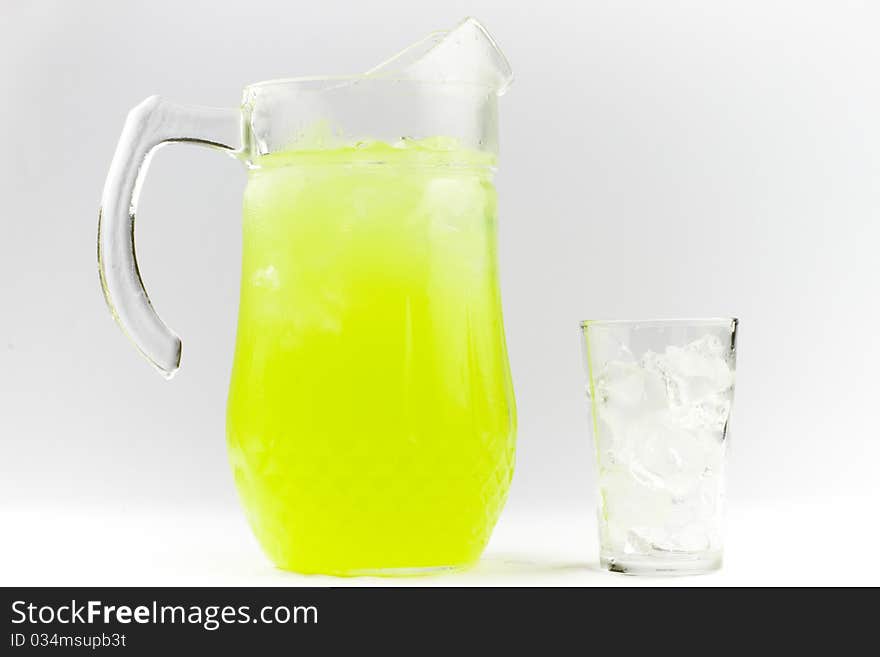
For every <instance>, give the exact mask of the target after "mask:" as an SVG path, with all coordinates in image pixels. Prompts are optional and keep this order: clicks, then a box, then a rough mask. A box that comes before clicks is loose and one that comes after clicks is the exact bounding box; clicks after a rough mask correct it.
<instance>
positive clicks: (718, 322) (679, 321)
mask: <svg viewBox="0 0 880 657" xmlns="http://www.w3.org/2000/svg"><path fill="white" fill-rule="evenodd" d="M738 324H739V319H738V318H737V317H673V318H671V319H586V320H584V321H582V322H581V323H580V327H581V328H582V329H585V328H588V327H590V326H648V327H666V326H670V327H672V326H730V325H733V326H734V327H735V326H737V325H738Z"/></svg>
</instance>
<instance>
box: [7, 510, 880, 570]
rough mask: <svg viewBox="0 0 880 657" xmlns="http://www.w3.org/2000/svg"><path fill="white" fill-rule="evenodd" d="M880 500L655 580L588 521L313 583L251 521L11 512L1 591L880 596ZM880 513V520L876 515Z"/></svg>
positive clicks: (501, 528)
mask: <svg viewBox="0 0 880 657" xmlns="http://www.w3.org/2000/svg"><path fill="white" fill-rule="evenodd" d="M876 504H880V500H877V499H874V500H870V499H867V500H866V499H861V500H855V499H841V500H837V501H827V502H822V503H813V504H798V505H780V506H776V507H761V508H750V507H744V508H743V507H741V508H734V509H732V510H731V513H730V518H729V523H728V530H729V531H728V539H727V547H726V552H725V565H724V568H723V569H722V570H721V571H720V572H717V573H713V574H711V575H703V576H699V577H675V578H669V577H664V578H653V577H652V578H645V577H631V576H625V575H618V574H612V573H607V572H605V571H603V570H601V569H600V568H599V565H598V556H597V548H596V537H595V522H594V521H593V518H592V517H590V516H587V515H583V516H573V515H561V514H560V515H556V516H548V515H543V516H540V517H539V516H533V517H526V516H518V517H515V518H502V520H501V522H500V523H499V525H498V527H497V529H496V531H495V534H494V536H493V538H492V542H491V544H490V546H489V548H488V549H487V551H486V554H485V555H484V557H483V559H482V560H481V562H480V563H479V565H477V566H476V567H475V568H473V569H471V570H469V571H466V572H462V573H454V574H446V575H436V576H430V577H410V578H394V579H387V578H366V577H363V578H335V577H322V576H302V575H297V574H294V573H288V572H283V571H280V570H277V569H276V568H273V567H272V566H271V565H270V564H269V562H268V561H267V560H266V559H265V557H263V555H262V554H261V553H260V551H259V548H258V547H257V545H256V542H255V540H254V539H253V538H252V537H251V535H250V531H249V530H248V528H247V526H246V524H245V521H244V518H243V516H242V515H241V514H240V513H238V512H237V511H234V510H228V511H222V512H218V511H215V512H204V511H196V510H192V511H182V510H177V511H173V510H167V511H159V510H150V511H137V510H124V509H116V510H114V511H99V510H95V511H92V512H88V511H85V510H82V509H80V510H76V511H70V512H58V511H54V512H52V511H46V510H39V509H33V510H29V511H15V512H9V511H3V512H2V513H0V524H2V526H3V527H5V528H11V527H12V528H14V531H13V532H10V533H9V534H8V535H7V537H6V538H4V539H3V543H4V552H3V559H2V562H0V584H3V585H7V586H11V585H26V586H53V585H70V586H76V585H91V586H137V585H141V586H175V585H180V586H226V585H228V586H641V585H643V586H680V585H684V586H740V585H756V586H759V585H789V586H800V585H815V586H821V585H873V586H876V585H880V560H878V559H877V558H876V554H875V553H876V546H877V544H878V542H880V528H878V526H877V523H876V513H874V512H873V509H876V508H878V507H877V506H876ZM867 511H871V515H865V512H867Z"/></svg>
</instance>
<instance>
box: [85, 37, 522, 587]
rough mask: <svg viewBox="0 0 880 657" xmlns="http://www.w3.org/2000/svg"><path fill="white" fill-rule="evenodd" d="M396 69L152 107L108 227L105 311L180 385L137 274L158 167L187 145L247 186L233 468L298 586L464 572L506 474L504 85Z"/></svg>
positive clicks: (109, 197) (231, 415)
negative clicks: (139, 219)
mask: <svg viewBox="0 0 880 657" xmlns="http://www.w3.org/2000/svg"><path fill="white" fill-rule="evenodd" d="M477 34H478V36H479V35H480V34H483V35H485V32H478V33H477ZM485 38H486V39H488V42H487V43H488V44H489V45H490V46H491V47H492V49H493V50H492V52H494V53H495V59H494V60H493V61H494V62H502V63H503V66H506V61H505V60H503V56H501V55H500V52H498V51H497V48H495V46H494V42H492V41H491V39H489V37H488V35H485ZM437 43H440V44H441V45H442V44H443V43H446V41H444V39H442V38H440V37H437V36H436V35H435V36H432V37H431V39H430V42H429V43H428V44H427V47H426V46H425V45H424V44H423V45H422V46H421V47H420V48H421V49H422V50H424V49H427V50H429V51H430V50H431V49H432V48H436V47H437V45H436V44H437ZM403 59H404V60H405V59H406V58H403ZM392 61H395V60H392ZM397 61H398V65H392V66H385V67H383V68H381V69H380V70H378V71H377V72H374V73H371V74H366V75H362V76H356V77H349V78H320V79H319V78H312V79H289V80H279V81H270V82H261V83H258V84H254V85H251V86H249V87H247V88H246V89H245V90H244V96H243V102H242V106H241V108H240V110H232V109H229V110H226V109H209V108H201V107H188V106H181V105H176V104H173V103H170V102H167V101H165V100H162V99H160V98H158V97H152V98H149V99H147V100H146V101H144V102H143V103H141V104H140V105H138V106H137V107H136V108H134V109H133V110H132V111H131V113H130V114H129V116H128V119H127V121H126V123H125V127H124V130H123V133H122V136H121V138H120V142H119V145H118V147H117V150H116V154H115V156H114V158H113V162H112V165H111V168H110V173H109V176H108V179H107V182H106V186H105V189H104V195H103V198H102V205H101V210H100V213H99V230H98V262H99V271H100V276H101V283H102V286H103V289H104V293H105V296H106V299H107V303H108V305H109V306H110V310H111V312H112V313H113V315H114V317H115V318H116V320H117V321H118V322H119V324H120V325H121V326H122V328H123V329H124V331H125V332H126V334H127V335H128V336H129V337H130V338H131V340H132V341H133V342H134V343H135V345H136V346H137V347H138V349H139V350H140V351H141V353H142V354H143V355H144V356H146V358H147V359H148V360H149V361H150V362H152V363H153V365H155V366H156V367H157V368H158V369H159V371H160V372H162V373H163V374H165V375H166V376H168V377H170V376H171V375H173V373H174V372H175V371H176V369H177V368H178V366H179V362H180V354H181V342H180V340H179V339H178V338H177V336H176V335H175V334H174V333H173V332H172V331H171V330H169V329H168V327H167V326H166V325H165V324H164V323H163V322H162V320H161V319H159V317H158V316H157V315H156V313H155V312H154V310H153V308H152V306H151V304H150V300H149V298H148V296H147V293H146V291H145V290H144V288H143V284H142V282H141V279H140V274H139V272H138V268H137V262H136V258H135V245H134V223H135V222H134V219H135V210H134V208H135V205H136V201H137V193H138V189H139V187H140V182H141V180H142V178H143V175H144V173H145V171H146V168H147V163H148V161H149V158H150V154H151V153H152V151H153V150H154V149H155V148H156V147H158V146H161V145H163V144H166V143H171V142H186V143H194V144H200V145H205V146H211V147H213V148H216V149H218V150H221V151H224V152H226V153H227V154H229V155H232V156H233V157H236V158H238V159H240V160H241V161H242V162H243V163H244V164H245V166H246V167H247V172H248V184H247V187H246V190H245V198H244V222H243V258H242V274H241V297H240V304H239V316H238V331H237V339H236V347H235V358H234V363H233V368H232V380H231V383H230V388H229V399H228V408H227V443H228V451H229V457H230V461H231V464H232V469H233V472H234V477H235V482H236V486H237V488H238V491H239V494H240V497H241V500H242V503H243V506H244V508H245V511H246V513H247V517H248V519H249V522H250V525H251V527H252V528H253V531H254V532H255V534H256V536H257V538H258V539H259V542H260V544H261V545H262V547H263V549H264V550H265V552H266V553H267V554H268V555H269V557H270V558H271V559H272V561H273V562H274V563H275V564H277V565H278V566H279V567H281V568H284V569H289V570H294V571H298V572H303V573H330V574H370V573H376V574H406V573H412V572H421V571H425V570H433V569H444V568H456V567H462V566H466V565H468V564H471V563H473V562H475V561H476V560H477V559H478V557H479V555H480V553H481V552H482V550H483V548H484V547H485V545H486V543H487V542H488V540H489V535H490V533H491V531H492V529H493V527H494V525H495V522H496V520H497V518H498V515H499V513H500V511H501V508H502V506H503V504H504V501H505V498H506V495H507V489H508V486H509V483H510V480H511V476H512V473H513V465H514V440H515V423H516V415H515V406H514V397H513V390H512V384H511V379H510V372H509V367H508V360H507V351H506V346H505V338H504V329H503V325H502V313H501V298H500V293H499V282H498V268H497V254H496V195H495V188H494V186H493V172H494V166H495V160H496V153H497V98H498V96H499V95H500V93H501V92H502V91H503V90H504V88H505V87H506V82H509V77H510V76H509V70H506V71H505V70H503V66H502V69H501V70H500V74H499V75H497V76H495V78H491V79H490V78H485V79H483V80H468V79H458V78H456V77H455V76H445V77H444V76H437V75H433V74H431V75H429V74H425V75H424V76H423V77H422V78H419V77H413V76H412V75H410V74H408V73H406V71H407V69H404V68H402V65H400V61H401V60H397ZM482 64H483V65H484V66H485V62H482ZM493 65H494V64H493ZM417 69H418V67H416V68H410V69H408V70H410V71H412V70H417ZM422 69H423V70H426V67H422ZM499 80H501V81H502V83H501V84H499V82H498V81H499Z"/></svg>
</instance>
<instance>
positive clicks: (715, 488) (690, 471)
mask: <svg viewBox="0 0 880 657" xmlns="http://www.w3.org/2000/svg"><path fill="white" fill-rule="evenodd" d="M737 325H738V321H737V320H736V319H733V318H723V319H678V320H649V321H622V320H613V321H592V320H591V321H585V322H582V323H581V329H582V332H583V354H584V360H585V368H586V371H587V376H588V381H589V382H588V386H587V393H588V397H589V400H590V407H591V416H592V423H591V424H592V432H593V439H594V442H595V447H596V456H597V459H598V475H599V509H598V516H599V542H600V561H601V564H602V566H603V567H605V568H607V569H608V570H611V571H613V572H620V573H630V574H638V575H652V574H653V575H674V574H680V575H685V574H697V573H705V572H709V571H713V570H717V569H718V568H720V567H721V558H722V519H723V513H722V510H723V498H724V462H725V451H726V448H727V442H728V439H729V435H730V432H729V429H730V412H731V405H732V403H733V390H734V378H735V367H736V334H737Z"/></svg>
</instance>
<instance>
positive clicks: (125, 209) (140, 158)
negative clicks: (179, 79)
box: [98, 96, 241, 378]
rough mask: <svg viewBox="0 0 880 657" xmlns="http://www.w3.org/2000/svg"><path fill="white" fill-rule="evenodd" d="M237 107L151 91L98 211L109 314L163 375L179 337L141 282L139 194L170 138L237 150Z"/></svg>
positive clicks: (126, 135)
mask: <svg viewBox="0 0 880 657" xmlns="http://www.w3.org/2000/svg"><path fill="white" fill-rule="evenodd" d="M240 116H241V115H240V113H239V111H238V110H234V109H218V108H213V107H194V106H184V105H177V104H175V103H170V102H168V101H166V100H163V99H162V98H160V97H159V96H151V97H150V98H147V99H146V100H145V101H143V102H142V103H141V104H140V105H138V106H137V107H135V108H134V109H132V110H131V111H130V112H129V113H128V117H127V118H126V120H125V126H124V127H123V129H122V135H121V136H120V138H119V143H118V144H117V146H116V152H115V153H114V155H113V161H112V162H111V164H110V171H109V173H108V174H107V180H106V182H105V183H104V192H103V194H102V196H101V207H100V209H99V210H98V273H99V275H100V277H101V287H102V288H103V289H104V298H105V299H106V300H107V305H108V306H109V307H110V312H111V313H112V314H113V317H114V318H115V319H116V321H117V322H118V323H119V325H120V326H121V327H122V330H123V331H124V332H125V334H126V335H127V336H128V337H129V339H130V340H131V341H132V342H133V343H134V345H135V346H136V347H137V348H138V350H139V351H140V352H141V353H142V354H143V355H144V356H145V357H146V358H147V360H149V361H150V362H151V363H152V364H153V365H155V366H156V368H157V369H158V370H159V371H160V372H161V373H162V374H163V375H164V376H166V377H167V378H171V377H172V376H173V375H174V373H175V372H176V371H177V368H178V367H179V366H180V351H181V342H180V338H179V337H177V335H176V334H175V333H174V332H173V331H172V330H171V329H169V328H168V326H167V325H166V324H165V323H164V322H163V321H162V320H161V319H160V318H159V316H158V315H157V314H156V311H155V310H154V309H153V305H152V304H151V303H150V297H149V296H148V295H147V291H146V290H145V289H144V284H143V281H142V280H141V275H140V272H139V271H138V264H137V256H136V254H135V246H134V218H135V208H136V207H137V200H138V193H139V191H140V188H141V184H142V183H143V179H144V176H145V175H146V172H147V167H148V165H149V163H150V157H151V156H152V154H153V151H154V150H155V149H156V148H158V147H159V146H163V145H164V144H167V143H171V142H180V143H191V144H200V145H202V146H210V147H213V148H217V149H219V150H222V151H226V152H228V153H229V154H230V155H233V156H235V155H238V153H239V152H240V146H239V144H240V143H241V118H240Z"/></svg>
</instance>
